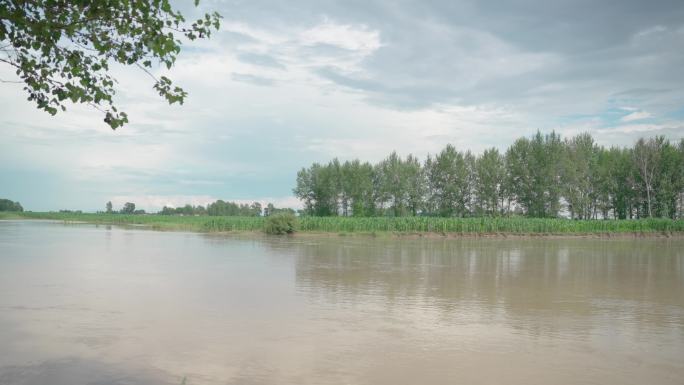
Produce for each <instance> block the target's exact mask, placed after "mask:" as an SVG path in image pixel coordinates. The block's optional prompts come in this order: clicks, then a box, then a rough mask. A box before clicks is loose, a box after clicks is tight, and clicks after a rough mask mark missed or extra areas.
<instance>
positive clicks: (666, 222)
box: [0, 212, 684, 234]
mask: <svg viewBox="0 0 684 385" xmlns="http://www.w3.org/2000/svg"><path fill="white" fill-rule="evenodd" d="M19 218H33V219H52V220H60V221H65V222H87V223H95V224H116V225H144V226H148V227H150V228H153V229H158V230H186V231H200V232H226V231H264V230H265V229H266V228H267V227H268V226H270V225H269V224H268V223H267V222H266V221H267V220H268V218H263V217H214V216H168V215H125V214H85V213H83V214H79V213H36V212H24V213H11V214H7V213H0V219H19ZM279 226H280V224H279ZM283 226H285V228H286V229H287V228H288V227H287V226H290V225H289V224H284V225H283ZM291 227H292V228H291V230H286V231H284V232H291V231H294V229H295V227H296V229H297V230H298V231H301V232H329V233H376V232H391V233H437V234H609V233H676V232H684V220H671V219H663V218H653V219H639V220H584V221H581V220H569V219H541V218H519V217H514V218H439V217H402V218H390V217H373V218H350V217H301V218H296V219H295V223H293V224H292V225H291ZM278 232H280V231H278Z"/></svg>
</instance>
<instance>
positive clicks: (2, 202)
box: [0, 199, 24, 212]
mask: <svg viewBox="0 0 684 385" xmlns="http://www.w3.org/2000/svg"><path fill="white" fill-rule="evenodd" d="M0 211H12V212H22V211H24V208H23V207H21V204H20V203H19V202H13V201H11V200H9V199H0Z"/></svg>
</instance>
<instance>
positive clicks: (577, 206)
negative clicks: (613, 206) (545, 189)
mask: <svg viewBox="0 0 684 385" xmlns="http://www.w3.org/2000/svg"><path fill="white" fill-rule="evenodd" d="M563 155H564V157H563V158H562V162H563V163H562V171H561V183H562V189H563V197H564V198H565V200H566V201H567V203H568V211H569V212H570V217H571V218H578V219H589V218H591V217H592V216H593V215H594V214H595V212H594V209H595V207H596V200H597V195H596V192H595V188H596V187H598V186H597V185H596V184H597V183H596V182H597V181H596V172H597V171H598V170H597V166H598V164H597V162H598V147H597V146H596V145H595V144H594V138H592V137H591V135H589V134H588V133H585V134H580V135H577V136H575V137H573V138H572V139H569V140H566V141H565V146H564V154H563Z"/></svg>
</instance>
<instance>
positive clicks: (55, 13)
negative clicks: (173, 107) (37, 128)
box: [0, 0, 221, 129]
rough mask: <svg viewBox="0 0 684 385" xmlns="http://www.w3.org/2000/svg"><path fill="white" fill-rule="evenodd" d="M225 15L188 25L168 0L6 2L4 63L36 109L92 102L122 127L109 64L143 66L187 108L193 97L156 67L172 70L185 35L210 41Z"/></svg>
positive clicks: (1, 24)
mask: <svg viewBox="0 0 684 385" xmlns="http://www.w3.org/2000/svg"><path fill="white" fill-rule="evenodd" d="M197 4H198V0H195V5H197ZM220 18H221V16H220V15H219V14H218V13H215V12H214V13H210V14H206V15H204V17H202V18H200V19H198V20H196V21H195V22H193V23H188V22H186V20H185V18H184V17H183V15H182V14H181V13H180V12H178V11H176V10H174V9H173V8H172V7H171V4H170V1H169V0H78V1H73V0H28V1H27V0H2V2H0V63H4V64H6V65H8V66H10V67H11V68H12V69H13V70H15V73H16V75H17V76H18V77H19V79H20V82H22V83H23V84H24V90H25V91H26V93H27V95H28V100H29V101H32V102H34V103H35V104H36V107H37V108H39V109H41V110H44V111H46V112H48V113H49V114H51V115H55V114H56V113H57V112H58V111H59V110H62V111H65V110H66V106H67V105H66V103H65V102H66V101H71V102H72V103H85V104H89V105H91V106H93V107H95V108H97V109H98V110H100V111H102V113H103V114H104V121H105V123H107V124H108V125H109V126H110V127H111V128H112V129H116V128H117V127H120V126H121V125H123V124H124V123H127V122H128V116H127V115H126V113H125V112H123V111H119V110H118V109H117V107H116V106H115V104H114V99H113V97H114V95H115V93H116V90H115V83H116V80H115V79H114V78H113V77H112V76H111V74H110V66H111V65H112V64H114V63H117V64H121V65H124V66H135V67H137V68H139V69H141V70H142V71H144V72H146V73H147V74H149V75H150V77H152V79H153V83H154V89H155V90H156V91H157V92H158V93H159V95H160V96H162V97H163V98H165V99H166V100H167V101H168V102H169V103H170V104H173V103H176V102H178V103H181V104H182V103H183V101H184V100H185V97H186V96H187V93H186V92H185V91H184V90H183V89H182V88H180V87H177V86H175V85H174V84H173V83H172V81H171V79H169V78H167V77H165V76H160V77H159V78H157V77H156V76H155V75H153V74H152V72H151V70H153V69H154V68H155V67H156V66H163V67H166V68H171V66H173V64H174V63H175V61H176V58H177V56H178V54H179V52H180V49H181V44H182V42H181V40H180V38H181V37H183V38H185V39H187V40H195V39H201V38H208V37H209V36H211V33H212V31H213V30H218V28H219V21H220Z"/></svg>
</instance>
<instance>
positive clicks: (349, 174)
mask: <svg viewBox="0 0 684 385" xmlns="http://www.w3.org/2000/svg"><path fill="white" fill-rule="evenodd" d="M293 191H294V193H295V195H296V196H297V197H298V198H299V199H301V200H302V202H303V203H304V210H303V215H307V216H343V217H347V216H362V217H366V216H392V217H403V216H442V217H463V218H466V217H482V216H486V217H497V216H512V215H519V216H526V217H532V218H558V217H569V218H571V219H597V218H601V219H609V218H613V219H628V218H629V219H632V218H649V217H668V218H672V219H675V218H684V139H683V140H682V141H680V142H679V143H676V144H675V143H671V142H670V141H668V140H666V139H665V138H663V137H656V138H651V139H641V140H639V141H638V142H637V143H636V144H635V146H634V147H633V148H616V147H615V148H604V147H601V146H598V145H596V144H595V143H594V139H593V138H592V137H591V136H590V135H589V134H580V135H577V136H575V137H573V138H568V139H565V140H562V139H561V137H560V136H559V135H558V134H556V133H554V132H552V133H550V134H547V135H542V134H541V133H540V132H537V134H536V135H534V136H533V137H531V138H520V139H518V140H516V141H515V142H514V143H513V144H512V145H511V146H510V147H509V148H508V149H507V150H506V151H505V155H503V154H501V153H499V151H498V150H497V149H494V148H490V149H487V150H486V151H484V153H482V154H481V155H479V156H476V155H473V154H472V153H470V152H469V151H465V152H463V151H459V150H458V149H456V148H455V147H454V146H452V145H450V144H448V145H447V146H446V147H445V148H444V149H443V150H442V151H441V152H439V153H438V154H437V155H434V156H431V155H428V157H427V160H426V161H425V163H424V164H423V165H421V164H420V162H419V161H418V159H416V158H415V157H413V156H411V155H409V156H407V157H406V158H405V159H404V158H402V157H401V156H399V155H398V154H397V153H395V152H393V153H392V154H390V155H389V156H388V157H387V158H385V159H384V160H382V161H381V162H379V163H377V164H375V165H371V164H369V163H361V162H360V161H359V160H352V161H346V162H345V163H343V164H340V162H339V161H338V160H337V159H333V160H332V161H331V162H329V163H328V164H326V165H322V164H318V163H315V164H313V165H312V166H311V167H309V168H303V169H302V170H301V171H300V172H299V173H298V174H297V185H296V187H295V188H294V190H293Z"/></svg>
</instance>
